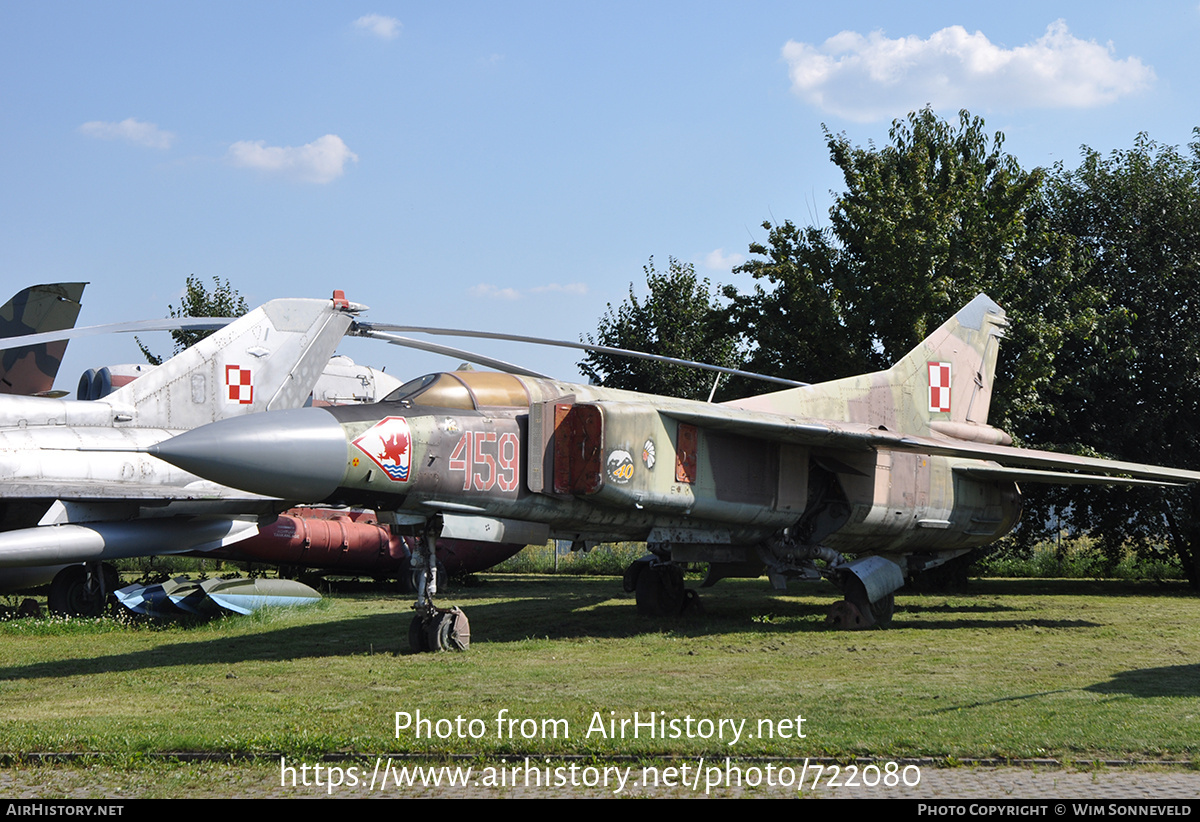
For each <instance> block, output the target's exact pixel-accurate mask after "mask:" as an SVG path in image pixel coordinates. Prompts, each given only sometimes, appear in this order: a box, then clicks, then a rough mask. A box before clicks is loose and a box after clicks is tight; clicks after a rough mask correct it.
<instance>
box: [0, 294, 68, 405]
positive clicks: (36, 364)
mask: <svg viewBox="0 0 1200 822" xmlns="http://www.w3.org/2000/svg"><path fill="white" fill-rule="evenodd" d="M85 285H87V283H50V284H47V285H34V286H30V287H29V288H26V289H23V290H21V291H18V292H17V293H16V295H15V296H14V297H13V298H12V299H11V300H9V301H8V302H7V303H5V304H4V307H3V308H0V337H20V336H23V335H25V334H41V333H44V332H47V331H62V330H63V329H64V328H71V327H73V326H74V325H75V320H76V318H77V317H78V316H79V309H80V308H81V305H80V303H79V300H80V298H81V297H83V287H84V286H85ZM2 344H3V343H2V342H0V345H2ZM66 350H67V342H66V340H60V341H58V342H49V343H41V344H40V345H29V346H24V347H22V348H9V349H7V350H4V351H3V353H2V354H0V394H23V395H31V394H45V393H48V392H49V391H50V389H52V388H53V387H54V378H55V376H57V374H58V367H59V365H61V364H62V358H63V354H64V353H65V352H66Z"/></svg>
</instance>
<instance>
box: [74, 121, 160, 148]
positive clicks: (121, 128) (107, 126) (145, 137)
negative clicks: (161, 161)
mask: <svg viewBox="0 0 1200 822" xmlns="http://www.w3.org/2000/svg"><path fill="white" fill-rule="evenodd" d="M79 131H80V132H81V133H83V134H86V135H87V136H88V137H98V138H100V139H101V140H127V141H128V142H130V143H134V144H136V145H139V146H146V147H147V148H170V147H171V143H173V142H175V135H174V134H172V133H171V132H169V131H163V130H162V129H161V128H159V127H158V126H156V125H154V123H143V122H142V121H141V120H136V119H134V118H133V117H130V118H129V119H127V120H122V121H121V122H119V123H106V122H104V121H102V120H92V121H90V122H87V123H84V124H83V125H81V126H80V127H79Z"/></svg>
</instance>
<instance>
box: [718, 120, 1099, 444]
mask: <svg viewBox="0 0 1200 822" xmlns="http://www.w3.org/2000/svg"><path fill="white" fill-rule="evenodd" d="M825 134H826V143H827V145H828V148H829V153H830V158H831V159H832V160H833V162H834V163H835V164H836V165H837V166H838V168H839V169H841V172H842V175H843V178H844V180H845V183H846V191H845V192H843V193H841V194H839V195H837V199H836V201H835V203H834V205H833V207H832V208H831V209H830V213H829V219H830V225H829V227H827V228H816V227H809V228H806V229H799V228H797V227H796V226H795V225H794V224H792V223H791V222H785V223H783V224H781V225H772V224H771V223H764V224H763V227H764V228H765V229H767V231H768V232H769V234H768V239H767V242H766V243H754V244H752V245H751V246H750V251H751V253H752V254H755V255H758V257H760V258H764V259H753V260H751V261H749V262H747V263H745V264H744V265H742V266H739V267H738V268H736V269H735V270H734V271H735V273H742V274H749V275H750V276H751V277H753V278H754V280H755V284H754V287H753V289H752V290H751V291H749V292H748V293H739V291H738V289H736V288H733V287H727V288H726V290H725V295H726V296H727V297H728V298H729V299H730V300H731V305H730V309H729V319H730V322H731V323H732V324H733V327H734V328H735V329H736V330H737V331H738V332H739V333H740V334H741V335H742V337H743V339H744V340H745V341H746V342H747V343H748V344H750V345H751V346H753V348H752V354H751V359H750V362H749V364H748V365H747V368H749V369H750V370H755V371H762V372H765V373H771V374H776V375H778V376H784V377H790V378H792V379H797V380H804V381H810V382H818V381H824V380H829V379H836V378H839V377H844V376H848V375H850V374H855V373H862V372H864V371H873V370H878V369H882V368H886V367H888V366H889V365H891V363H893V362H894V361H895V360H897V359H898V358H899V357H901V356H902V355H903V354H905V353H907V352H908V351H909V350H910V349H911V348H912V347H913V346H915V345H916V344H917V343H918V342H920V341H921V340H922V339H923V338H924V337H925V336H927V334H928V333H929V332H930V331H932V330H933V329H934V328H936V327H937V326H938V325H939V324H940V323H941V322H942V321H943V320H944V319H945V318H946V317H949V316H950V315H952V314H953V313H954V312H955V311H956V310H957V309H958V308H959V307H960V306H962V305H964V304H965V303H967V302H968V301H969V300H970V299H971V298H972V297H974V296H975V295H976V294H977V293H979V292H981V291H983V292H986V293H988V294H989V295H990V296H991V297H992V298H993V299H995V300H996V301H997V302H999V303H1000V304H1001V305H1003V306H1004V307H1005V308H1006V310H1007V312H1008V316H1009V319H1010V322H1011V326H1010V329H1009V333H1008V340H1007V342H1006V344H1005V348H1004V350H1003V351H1002V359H1001V366H1000V368H1001V377H1000V379H998V380H997V383H998V388H999V389H1000V390H999V393H998V394H997V395H996V396H995V398H994V404H993V415H994V418H993V421H994V422H997V423H998V424H1000V425H1004V426H1014V425H1015V426H1016V427H1020V425H1019V420H1020V419H1023V418H1024V417H1025V416H1027V415H1028V414H1030V413H1036V412H1037V411H1039V410H1040V408H1039V407H1038V402H1039V389H1040V387H1041V386H1043V385H1045V384H1046V383H1047V382H1048V381H1049V380H1050V379H1051V378H1052V376H1053V373H1054V368H1053V356H1054V352H1055V350H1056V349H1057V347H1058V345H1059V344H1060V342H1061V337H1062V336H1063V335H1064V334H1070V333H1080V332H1081V331H1082V332H1085V331H1086V330H1087V329H1088V328H1089V327H1090V324H1091V321H1092V315H1091V314H1090V313H1089V312H1090V309H1091V307H1092V304H1093V303H1094V301H1095V299H1096V296H1095V295H1094V294H1091V293H1089V292H1088V291H1087V290H1086V289H1071V288H1069V286H1070V285H1071V284H1072V281H1073V277H1074V273H1075V272H1074V271H1073V266H1072V254H1071V245H1070V242H1069V240H1066V239H1064V238H1062V237H1061V236H1059V235H1057V234H1055V233H1054V232H1053V231H1052V230H1050V228H1049V226H1048V225H1047V223H1046V215H1045V209H1044V208H1043V207H1042V204H1041V188H1042V184H1043V180H1044V176H1045V174H1044V172H1043V171H1042V170H1041V169H1034V170H1033V171H1028V172H1027V171H1023V170H1022V169H1021V168H1020V166H1019V164H1018V163H1017V161H1016V160H1015V159H1014V158H1013V157H1011V156H1010V155H1007V154H1005V153H1004V152H1003V151H1002V150H1001V147H1002V145H1003V135H1002V134H999V133H997V134H995V135H994V136H993V137H991V138H990V139H989V137H988V136H987V134H986V133H985V131H984V123H983V120H982V119H980V118H978V117H972V116H971V115H970V114H969V113H968V112H966V111H962V112H960V113H959V123H958V126H957V128H955V127H952V126H951V125H950V124H948V123H946V122H944V121H942V120H940V119H939V118H938V117H937V116H936V115H935V114H934V113H933V112H932V110H930V109H929V108H925V109H923V110H922V111H919V112H913V113H912V114H910V115H909V116H908V117H907V118H906V119H904V120H896V121H895V122H893V124H892V128H891V130H890V132H889V139H890V143H889V145H887V146H885V147H883V148H878V149H877V148H876V147H875V146H874V145H870V146H869V147H867V148H861V147H855V146H853V145H851V143H850V141H849V139H848V138H847V137H846V136H845V135H844V134H841V135H834V134H831V133H830V132H829V131H828V130H826V132H825ZM1068 297H1069V299H1068Z"/></svg>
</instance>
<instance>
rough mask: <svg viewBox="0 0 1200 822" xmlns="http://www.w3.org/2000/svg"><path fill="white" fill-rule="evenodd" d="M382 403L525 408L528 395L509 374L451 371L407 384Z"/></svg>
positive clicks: (523, 385) (522, 386)
mask: <svg viewBox="0 0 1200 822" xmlns="http://www.w3.org/2000/svg"><path fill="white" fill-rule="evenodd" d="M383 401H384V402H399V403H404V404H406V405H427V406H432V407H434V408H462V409H466V410H475V411H478V410H479V409H480V408H484V407H492V408H494V407H497V406H500V407H508V408H525V407H528V406H529V391H528V389H526V387H525V384H524V383H522V382H521V381H520V380H519V379H517V378H516V377H514V376H513V375H512V374H500V373H497V372H493V371H452V372H445V373H441V374H426V375H425V376H424V377H418V378H417V379H415V380H409V381H408V382H406V383H404V385H402V386H400V387H399V388H397V389H396V390H395V391H393V392H392V393H390V394H388V395H387V397H385V398H384V400H383Z"/></svg>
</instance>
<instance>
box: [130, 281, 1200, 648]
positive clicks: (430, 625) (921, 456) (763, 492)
mask: <svg viewBox="0 0 1200 822" xmlns="http://www.w3.org/2000/svg"><path fill="white" fill-rule="evenodd" d="M1006 322H1007V321H1006V320H1005V317H1004V312H1003V310H1001V308H1000V307H999V306H998V305H996V304H995V303H994V302H993V301H992V300H990V299H989V298H988V297H986V296H985V295H980V296H978V297H976V298H975V299H974V300H972V301H971V302H970V303H969V304H968V305H967V306H965V307H964V308H962V309H961V310H960V311H959V312H958V313H957V314H956V315H955V316H954V317H953V318H951V319H950V320H949V321H947V322H946V323H945V324H944V325H942V326H941V327H940V328H938V329H937V330H936V331H935V332H934V333H933V334H931V335H930V336H929V337H928V338H927V339H926V340H925V341H923V342H922V343H920V344H919V345H918V346H917V347H916V348H915V349H913V350H912V351H911V352H910V353H909V354H908V355H907V356H905V357H904V358H903V359H901V360H900V361H899V362H898V363H897V364H896V365H895V366H893V367H892V368H890V369H888V370H886V371H881V372H877V373H873V374H865V375H861V376H857V377H849V378H846V379H841V380H835V381H832V382H828V383H823V384H819V385H811V386H805V387H796V388H789V389H786V390H782V391H776V392H774V393H769V394H764V395H761V396H756V397H750V398H747V399H742V400H736V401H733V402H728V403H723V404H716V405H714V404H709V403H703V402H696V401H691V400H682V399H675V398H671V397H662V396H654V395H650V394H642V393H636V392H631V391H619V390H614V389H606V388H603V387H598V386H586V385H573V384H568V383H564V382H559V381H556V380H552V379H545V378H539V377H530V376H518V375H514V374H505V373H486V372H468V373H442V374H430V375H428V376H425V377H422V378H420V379H417V380H413V381H411V382H409V383H407V384H405V385H403V386H401V387H400V388H399V389H397V390H396V391H395V392H393V393H392V394H391V395H389V396H388V397H387V398H386V399H385V400H384V401H382V402H380V403H377V404H374V405H365V406H347V407H341V408H321V409H318V408H306V409H297V410H291V411H283V412H279V413H268V414H252V415H247V416H242V417H238V418H237V419H232V420H226V421H222V422H217V423H214V424H212V425H206V426H202V427H200V428H197V429H195V430H193V431H191V432H188V433H185V434H182V435H180V436H177V437H175V438H173V439H170V440H164V441H161V442H159V443H157V444H155V445H153V446H151V447H150V448H149V449H148V450H149V452H150V453H152V454H154V455H156V456H157V457H159V458H161V459H163V460H165V461H167V462H169V463H170V464H172V465H175V466H178V467H180V468H183V469H184V470H187V471H191V472H193V473H195V474H197V475H199V476H203V477H206V478H207V479H210V480H212V481H214V482H219V483H222V484H226V485H230V486H233V487H236V488H241V489H244V490H246V491H249V492H254V493H258V494H263V495H267V496H271V497H278V498H281V499H285V500H290V501H293V502H305V503H326V504H327V503H339V504H349V505H361V506H366V507H370V508H373V509H375V510H376V511H377V512H380V513H381V514H382V512H391V518H392V521H393V522H394V523H395V525H396V527H398V528H408V529H411V532H412V533H415V534H419V535H420V536H421V540H419V542H418V545H419V546H420V548H419V550H418V551H416V552H415V553H414V557H413V564H414V567H416V568H418V569H419V570H421V571H422V575H423V576H424V577H425V579H424V580H422V582H423V584H422V585H421V586H420V589H419V592H418V599H417V602H416V605H415V609H416V616H415V617H414V619H413V622H412V624H411V626H410V631H409V638H410V641H411V643H412V645H413V647H414V650H429V649H433V648H462V647H465V646H466V645H467V643H468V642H469V627H468V624H467V621H466V618H465V616H464V615H463V614H462V613H461V611H459V609H457V608H455V609H451V610H445V609H441V608H437V607H436V606H435V605H434V603H433V595H434V594H435V593H436V589H437V574H436V572H435V570H434V569H433V567H432V565H431V564H430V557H432V556H433V546H434V544H435V540H436V539H437V538H438V536H439V535H440V536H443V537H458V538H466V539H476V540H485V541H486V540H491V541H497V542H503V541H508V542H528V543H537V542H544V541H545V540H546V539H548V538H550V537H554V538H557V539H567V540H573V541H575V542H577V543H586V542H588V541H593V540H595V541H608V540H633V541H645V542H646V543H647V547H648V549H649V551H650V554H651V557H650V558H648V559H646V560H643V561H639V562H637V563H634V564H633V565H632V566H631V567H630V569H629V571H628V572H627V573H626V588H627V590H635V591H636V593H637V602H638V607H639V610H642V611H644V612H651V613H659V614H668V613H679V612H680V610H681V609H682V608H683V606H684V605H685V604H686V603H687V601H688V599H689V598H690V597H691V596H693V595H694V594H692V593H689V592H687V591H685V589H684V586H683V577H682V572H681V569H680V567H679V564H680V563H686V562H707V563H709V564H710V571H709V579H708V580H707V581H706V583H711V582H715V581H716V580H718V579H721V578H724V577H758V576H760V575H762V574H763V573H764V572H765V573H766V575H767V576H768V577H769V579H770V580H771V582H772V583H773V584H774V585H775V586H776V587H783V586H784V585H786V583H787V582H788V581H789V580H793V579H820V578H822V577H824V578H828V579H830V580H831V581H832V582H833V583H834V584H836V585H837V586H838V587H839V588H840V589H841V590H842V591H843V592H844V594H845V600H843V601H841V602H839V603H838V604H836V605H835V606H834V609H833V613H831V618H832V619H833V620H834V621H835V622H836V623H839V624H841V625H842V626H844V627H855V626H859V627H861V626H867V625H870V624H872V623H874V622H875V621H877V620H878V621H880V622H886V621H887V620H888V619H889V618H890V615H891V609H892V607H893V593H894V592H895V591H896V590H897V589H898V588H900V587H901V586H902V585H903V584H904V578H905V576H906V574H911V573H915V572H919V571H921V570H924V569H928V568H932V567H936V566H937V565H940V564H942V563H944V562H946V561H947V560H949V559H951V558H953V557H956V556H958V555H961V554H963V553H966V552H967V551H969V550H971V549H973V548H976V547H978V546H982V545H987V544H989V543H991V542H994V541H995V540H997V539H999V538H1000V537H1002V536H1004V535H1005V534H1007V533H1008V532H1009V531H1010V530H1011V529H1012V528H1013V527H1014V526H1015V525H1016V523H1017V520H1018V518H1019V515H1020V511H1021V494H1020V490H1019V489H1018V485H1017V483H1018V482H1050V483H1068V484H1072V483H1123V484H1178V483H1190V482H1196V481H1198V480H1200V472H1196V471H1187V470H1181V469H1175V468H1166V467H1160V466H1152V465H1140V464H1134V463H1126V462H1114V461H1109V460H1104V459H1094V458H1086V457H1077V456H1071V455H1066V454H1059V453H1052V452H1045V451H1034V450H1028V449H1021V448H1015V447H1012V445H1011V442H1012V440H1011V438H1010V437H1009V436H1008V435H1007V434H1006V433H1004V432H1003V431H1000V430H999V429H996V428H993V427H992V426H990V425H988V422H987V416H988V406H989V404H990V400H991V396H992V379H993V375H994V373H995V366H996V357H997V353H998V348H999V343H1000V339H1001V337H1002V336H1003V329H1004V327H1005V325H1006Z"/></svg>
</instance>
